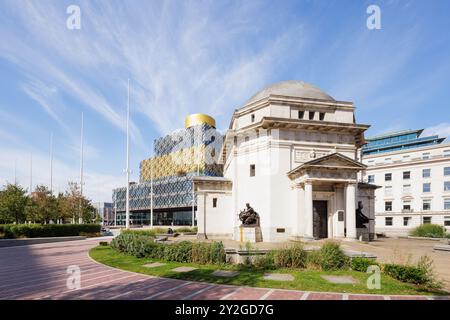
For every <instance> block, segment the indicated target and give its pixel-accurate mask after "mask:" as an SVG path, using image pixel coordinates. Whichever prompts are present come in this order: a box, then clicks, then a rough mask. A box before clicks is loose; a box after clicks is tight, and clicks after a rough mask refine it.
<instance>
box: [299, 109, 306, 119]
mask: <svg viewBox="0 0 450 320" xmlns="http://www.w3.org/2000/svg"><path fill="white" fill-rule="evenodd" d="M304 116H305V111H303V110H299V111H298V118H299V119H303V117H304Z"/></svg>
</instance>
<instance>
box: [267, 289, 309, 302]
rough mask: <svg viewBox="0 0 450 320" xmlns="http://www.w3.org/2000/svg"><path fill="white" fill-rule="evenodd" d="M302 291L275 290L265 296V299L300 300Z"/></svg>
mask: <svg viewBox="0 0 450 320" xmlns="http://www.w3.org/2000/svg"><path fill="white" fill-rule="evenodd" d="M303 294H304V292H301V291H284V290H275V291H273V292H272V293H271V294H269V296H268V297H267V298H266V300H300V298H301V297H303Z"/></svg>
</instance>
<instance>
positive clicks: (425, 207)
mask: <svg viewBox="0 0 450 320" xmlns="http://www.w3.org/2000/svg"><path fill="white" fill-rule="evenodd" d="M422 210H423V211H428V210H431V200H423V203H422Z"/></svg>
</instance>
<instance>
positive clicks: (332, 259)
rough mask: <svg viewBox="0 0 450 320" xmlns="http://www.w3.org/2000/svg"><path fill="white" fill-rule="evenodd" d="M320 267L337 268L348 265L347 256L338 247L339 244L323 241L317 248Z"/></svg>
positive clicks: (343, 267)
mask: <svg viewBox="0 0 450 320" xmlns="http://www.w3.org/2000/svg"><path fill="white" fill-rule="evenodd" d="M319 252H320V267H321V269H322V270H325V271H329V270H339V269H345V268H347V267H348V266H349V260H350V259H349V258H348V257H347V256H346V255H345V253H344V252H343V251H342V249H341V248H340V246H339V244H338V243H336V242H333V241H328V242H325V243H324V244H323V245H322V247H321V248H320V250H319Z"/></svg>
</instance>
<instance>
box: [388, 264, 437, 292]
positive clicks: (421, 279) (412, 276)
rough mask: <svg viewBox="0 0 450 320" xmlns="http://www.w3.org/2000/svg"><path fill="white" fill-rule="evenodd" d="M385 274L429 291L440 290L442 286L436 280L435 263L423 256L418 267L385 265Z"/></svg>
mask: <svg viewBox="0 0 450 320" xmlns="http://www.w3.org/2000/svg"><path fill="white" fill-rule="evenodd" d="M383 272H384V273H385V274H387V275H389V276H391V277H392V278H395V279H397V280H400V281H402V282H407V283H412V284H416V285H419V286H422V287H425V288H427V289H439V288H441V287H442V284H441V283H440V282H439V281H437V280H436V279H435V275H434V271H433V261H432V260H431V259H430V258H429V257H428V256H422V257H421V258H420V259H419V261H418V263H417V265H415V266H413V265H400V264H385V265H383Z"/></svg>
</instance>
